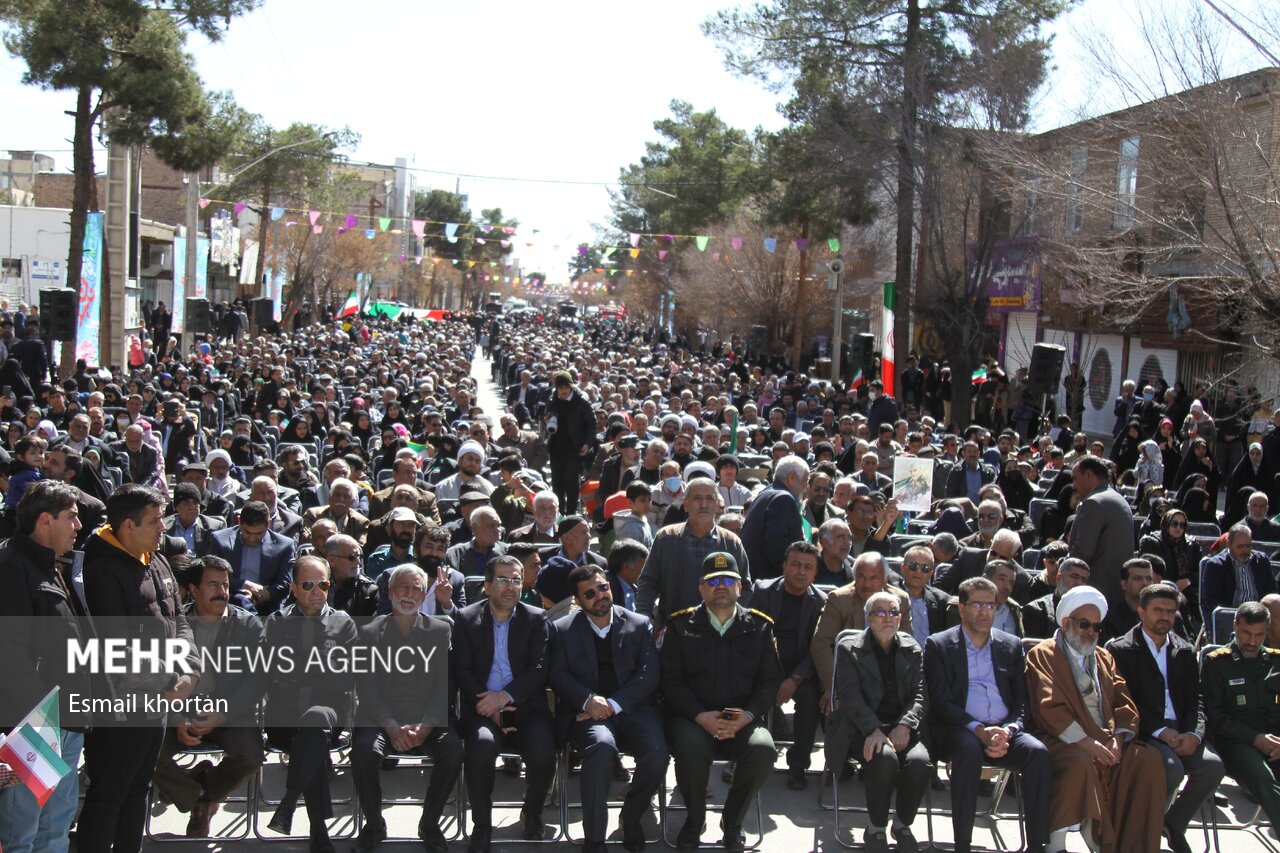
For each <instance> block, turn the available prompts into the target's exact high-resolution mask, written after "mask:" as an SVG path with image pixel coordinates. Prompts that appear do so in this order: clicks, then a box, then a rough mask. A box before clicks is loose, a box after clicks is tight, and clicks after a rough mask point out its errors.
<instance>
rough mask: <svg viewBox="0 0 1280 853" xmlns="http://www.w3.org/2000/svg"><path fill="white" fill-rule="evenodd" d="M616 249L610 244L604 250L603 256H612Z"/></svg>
mask: <svg viewBox="0 0 1280 853" xmlns="http://www.w3.org/2000/svg"><path fill="white" fill-rule="evenodd" d="M616 251H618V250H617V249H616V248H614V247H613V246H610V247H609V248H607V249H605V250H604V256H605V257H606V258H611V257H613V253H614V252H616Z"/></svg>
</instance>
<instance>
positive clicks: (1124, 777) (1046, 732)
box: [1027, 640, 1165, 853]
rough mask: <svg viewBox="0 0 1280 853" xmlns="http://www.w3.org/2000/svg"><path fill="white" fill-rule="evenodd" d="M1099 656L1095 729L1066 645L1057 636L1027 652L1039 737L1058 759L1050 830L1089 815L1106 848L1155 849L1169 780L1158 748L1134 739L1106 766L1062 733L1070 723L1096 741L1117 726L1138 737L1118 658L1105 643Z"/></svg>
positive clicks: (1125, 852)
mask: <svg viewBox="0 0 1280 853" xmlns="http://www.w3.org/2000/svg"><path fill="white" fill-rule="evenodd" d="M1096 655H1097V673H1098V682H1099V686H1100V688H1101V700H1100V703H1099V707H1100V708H1101V711H1102V717H1103V720H1104V722H1105V723H1106V726H1105V727H1104V728H1099V727H1098V725H1097V723H1096V722H1095V721H1094V718H1093V716H1092V715H1091V714H1090V713H1089V711H1088V709H1087V708H1086V707H1085V702H1084V698H1083V697H1082V696H1081V695H1080V689H1079V688H1078V687H1077V686H1076V680H1075V675H1074V674H1073V673H1072V670H1071V661H1070V660H1069V659H1068V658H1067V653H1066V650H1065V649H1062V648H1059V647H1058V645H1057V644H1056V643H1055V641H1054V640H1045V641H1043V642H1041V643H1040V644H1039V645H1037V646H1036V647H1035V648H1033V649H1031V651H1029V652H1028V653H1027V690H1028V697H1029V699H1030V704H1031V717H1032V721H1033V724H1034V728H1035V734H1036V735H1037V737H1039V738H1040V740H1041V742H1043V743H1044V744H1045V745H1046V746H1047V747H1048V748H1049V753H1050V755H1051V756H1052V758H1053V799H1052V801H1051V804H1050V807H1049V827H1050V829H1062V828H1064V827H1068V826H1073V825H1075V824H1078V823H1080V822H1081V821H1084V820H1090V821H1092V828H1093V832H1094V839H1095V840H1096V841H1097V842H1098V844H1099V845H1100V846H1101V848H1102V851H1103V853H1150V851H1153V850H1159V849H1160V833H1161V830H1162V828H1163V825H1164V805H1165V777H1164V767H1163V764H1162V762H1161V760H1160V753H1159V752H1157V751H1156V750H1155V749H1152V748H1151V747H1150V746H1148V745H1147V744H1145V743H1141V742H1139V741H1137V740H1131V741H1130V742H1129V743H1128V745H1127V746H1125V748H1124V751H1123V752H1122V753H1121V757H1120V762H1119V763H1118V764H1117V765H1116V766H1114V767H1111V768H1108V769H1105V770H1102V769H1100V768H1099V767H1098V765H1096V764H1094V761H1093V759H1092V758H1091V757H1090V756H1089V754H1088V753H1086V752H1085V751H1084V749H1083V748H1082V747H1080V746H1077V745H1075V744H1068V743H1064V742H1063V741H1062V740H1061V739H1060V738H1059V735H1061V734H1062V733H1063V732H1064V731H1066V730H1067V728H1068V727H1069V726H1070V725H1071V723H1073V722H1076V723H1079V724H1080V726H1081V727H1082V728H1083V729H1084V731H1085V732H1086V733H1087V734H1088V736H1089V737H1092V738H1094V739H1096V740H1099V741H1105V740H1107V739H1109V738H1111V737H1112V736H1114V734H1115V732H1116V731H1117V730H1118V729H1127V730H1128V731H1130V732H1133V733H1134V734H1135V735H1136V734H1137V731H1138V708H1137V706H1136V705H1135V704H1134V702H1133V697H1132V696H1130V695H1129V688H1128V685H1126V684H1125V681H1124V678H1123V677H1122V676H1121V675H1120V673H1119V671H1117V669H1116V664H1115V659H1114V658H1112V657H1111V654H1110V652H1108V651H1106V650H1105V649H1102V648H1099V649H1098V650H1097V652H1096ZM1104 779H1105V787H1104V782H1103V780H1104Z"/></svg>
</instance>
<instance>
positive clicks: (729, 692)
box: [662, 551, 782, 851]
mask: <svg viewBox="0 0 1280 853" xmlns="http://www.w3.org/2000/svg"><path fill="white" fill-rule="evenodd" d="M698 592H699V593H700V594H701V596H702V604H700V605H698V606H696V607H691V608H688V609H687V610H681V611H678V612H676V613H674V614H672V617H671V623H670V625H669V626H668V628H667V631H666V636H665V638H664V639H663V645H662V693H663V697H664V698H663V706H664V709H665V712H666V717H667V740H668V743H669V744H670V747H671V754H672V755H673V756H675V760H676V782H677V784H678V785H679V788H680V794H681V797H682V798H683V799H684V803H685V805H686V807H687V809H688V817H687V819H686V820H685V824H684V827H683V828H682V829H681V830H680V834H679V836H677V839H676V849H678V850H696V849H697V847H698V844H699V840H700V838H701V835H702V829H703V822H704V819H705V815H706V798H705V796H704V792H705V791H706V788H707V775H708V773H709V772H710V769H711V762H712V760H714V759H715V758H728V759H732V760H733V761H735V762H736V770H735V772H734V776H733V785H732V786H731V787H730V788H729V796H728V798H727V799H726V800H725V805H724V814H723V818H722V820H721V829H723V830H724V839H723V841H722V842H721V843H722V845H723V846H724V848H725V849H726V850H735V851H738V850H743V849H744V847H745V838H744V836H743V834H742V819H743V817H744V816H745V815H746V811H747V807H748V805H749V804H750V802H751V798H752V797H754V796H755V795H756V794H757V793H758V792H759V791H760V788H761V787H763V786H764V783H765V780H766V779H768V777H769V774H770V773H771V772H773V762H774V759H775V758H776V756H777V753H776V751H775V749H774V745H773V737H772V735H770V733H769V727H768V725H766V723H767V716H768V713H769V709H770V708H771V707H772V706H773V701H774V698H775V697H776V696H777V694H778V686H779V685H780V684H781V682H782V664H781V662H780V661H779V659H778V647H777V643H776V642H775V640H774V637H773V627H772V622H773V620H772V619H770V618H769V617H768V616H766V615H765V614H763V613H761V612H760V611H758V610H747V609H746V608H744V607H742V606H740V605H739V604H738V597H739V596H740V595H741V593H742V575H741V574H740V573H739V571H738V563H737V560H735V559H734V557H733V555H732V554H728V553H725V552H724V551H715V552H712V553H711V554H708V555H707V557H706V559H704V560H703V562H702V580H701V582H700V583H699V585H698Z"/></svg>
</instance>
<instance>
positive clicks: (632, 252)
mask: <svg viewBox="0 0 1280 853" xmlns="http://www.w3.org/2000/svg"><path fill="white" fill-rule="evenodd" d="M627 254H628V255H630V256H631V257H633V258H638V257H640V250H639V249H629V250H627Z"/></svg>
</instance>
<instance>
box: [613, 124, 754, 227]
mask: <svg viewBox="0 0 1280 853" xmlns="http://www.w3.org/2000/svg"><path fill="white" fill-rule="evenodd" d="M653 128H654V130H656V131H657V132H658V134H659V135H660V137H661V139H660V140H659V141H657V142H649V143H646V145H645V154H644V156H643V157H642V158H641V159H640V162H639V163H633V164H631V165H629V166H627V167H625V168H623V169H622V170H621V174H620V175H619V179H618V182H619V185H620V187H619V189H618V190H616V191H613V192H611V196H612V198H613V225H614V227H615V228H617V229H618V230H619V231H622V232H630V233H659V234H693V233H697V232H698V231H699V230H700V229H704V228H706V226H708V225H711V224H713V223H717V222H723V221H725V220H727V219H729V218H730V217H732V216H733V214H734V212H735V211H736V210H737V208H738V206H739V205H740V204H741V203H742V202H743V201H744V200H745V199H746V198H748V197H749V196H750V194H751V191H752V188H753V187H754V186H755V185H756V182H757V180H758V179H757V177H756V172H755V166H754V163H753V160H752V153H753V148H752V144H751V138H750V136H749V135H748V134H747V133H746V132H745V131H742V130H738V129H737V128H732V127H729V126H728V125H727V124H725V122H724V120H723V119H721V118H720V116H719V115H717V114H716V111H715V110H714V109H711V110H707V111H706V112H696V111H695V110H694V109H693V106H692V105H691V104H689V103H687V102H685V101H679V100H677V101H672V102H671V116H670V117H669V118H662V119H659V120H658V121H655V122H654V123H653Z"/></svg>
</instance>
